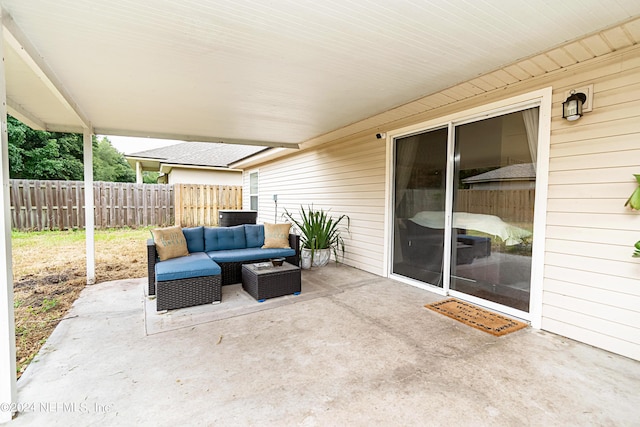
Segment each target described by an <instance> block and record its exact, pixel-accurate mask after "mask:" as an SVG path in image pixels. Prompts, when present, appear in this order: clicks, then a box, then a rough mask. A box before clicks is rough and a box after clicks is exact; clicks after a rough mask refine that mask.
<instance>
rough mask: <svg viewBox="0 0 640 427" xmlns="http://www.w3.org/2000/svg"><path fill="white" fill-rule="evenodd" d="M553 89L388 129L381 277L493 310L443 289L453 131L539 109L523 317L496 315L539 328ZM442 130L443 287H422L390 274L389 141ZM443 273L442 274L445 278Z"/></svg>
mask: <svg viewBox="0 0 640 427" xmlns="http://www.w3.org/2000/svg"><path fill="white" fill-rule="evenodd" d="M552 95H553V90H552V88H551V87H547V88H544V89H540V90H536V91H532V92H528V93H525V94H521V95H517V96H514V97H510V98H505V99H503V100H499V101H496V102H492V103H488V104H484V105H481V106H478V107H473V108H468V109H464V110H460V111H458V112H455V113H451V114H448V115H444V116H440V117H435V118H433V119H430V120H427V121H424V122H421V123H417V124H414V125H411V126H407V127H403V128H399V129H394V130H390V131H388V132H387V135H386V159H387V162H386V174H385V175H386V178H385V181H386V186H385V230H384V254H385V258H384V262H383V275H384V276H385V277H389V278H391V279H394V280H397V281H400V282H403V283H407V284H409V285H411V286H416V287H418V288H421V289H425V290H428V291H431V292H435V293H437V294H440V295H450V294H455V295H456V296H457V297H464V298H465V299H468V300H469V301H470V302H473V303H477V304H482V305H484V306H486V307H488V308H492V309H496V308H497V307H496V306H493V304H488V303H487V301H485V300H479V299H477V298H474V297H469V296H466V295H465V294H463V295H459V293H456V292H455V291H454V292H453V293H452V292H450V290H449V277H448V274H449V273H448V272H449V271H450V259H451V242H450V240H451V221H452V218H451V210H452V201H453V195H452V193H451V190H452V189H451V188H449V186H450V185H451V182H452V180H451V179H450V178H451V177H450V176H448V175H449V174H452V173H453V168H452V167H450V165H452V164H453V155H454V154H453V150H452V148H453V132H452V130H453V127H454V126H455V125H459V124H463V123H467V122H473V121H477V120H481V119H486V118H490V117H495V116H499V115H503V114H507V113H509V112H513V111H517V110H522V109H526V108H531V107H536V106H537V107H539V108H540V123H539V128H538V154H537V162H536V195H535V210H534V219H533V235H534V236H535V241H534V242H533V246H532V255H531V289H530V303H529V313H524V312H521V311H519V310H513V311H512V310H508V307H506V308H505V307H504V306H500V311H502V312H504V313H506V314H510V315H515V316H516V317H521V318H523V319H524V320H527V321H529V322H531V326H532V327H533V328H536V329H540V327H541V324H542V291H543V280H544V254H545V242H546V235H545V230H546V216H547V215H546V213H547V195H548V190H547V188H548V181H549V147H550V142H551V107H552ZM442 127H448V128H449V141H448V147H449V149H448V153H447V204H446V211H447V212H446V215H445V227H446V228H445V248H444V265H443V287H442V288H439V287H436V286H431V285H428V284H425V283H422V282H420V281H418V280H414V279H409V278H406V277H403V276H399V275H396V274H393V273H392V269H391V266H392V265H393V264H392V263H393V246H394V245H393V217H394V211H393V206H394V203H393V196H394V182H393V176H394V168H395V159H394V149H393V148H394V141H395V139H396V138H401V137H404V136H408V135H411V134H415V133H420V132H426V131H429V130H431V129H436V128H442ZM445 272H447V273H446V274H445Z"/></svg>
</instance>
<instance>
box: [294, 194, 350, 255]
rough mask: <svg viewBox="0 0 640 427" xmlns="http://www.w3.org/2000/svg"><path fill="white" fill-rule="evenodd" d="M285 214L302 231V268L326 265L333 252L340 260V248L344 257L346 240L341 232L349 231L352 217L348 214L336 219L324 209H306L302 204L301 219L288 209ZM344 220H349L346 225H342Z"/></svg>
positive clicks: (310, 207) (311, 207)
mask: <svg viewBox="0 0 640 427" xmlns="http://www.w3.org/2000/svg"><path fill="white" fill-rule="evenodd" d="M283 216H285V217H286V218H287V219H288V220H289V221H291V222H292V223H293V224H295V226H296V227H297V229H298V230H299V232H300V245H301V253H300V255H301V260H302V268H310V267H311V266H315V267H322V266H323V265H326V264H327V263H328V262H329V259H330V258H331V252H333V255H334V258H335V260H336V262H338V250H340V252H342V256H343V257H344V240H343V239H342V235H341V233H342V232H343V231H347V232H348V231H349V226H350V225H351V219H350V218H349V217H348V216H347V215H340V216H339V217H338V218H337V219H334V218H333V216H331V215H329V213H328V211H325V210H324V209H314V208H313V206H309V207H308V208H307V210H305V209H304V207H302V206H300V220H298V219H297V218H296V217H294V216H293V214H291V213H290V212H289V211H287V209H285V212H284V214H283ZM344 220H346V221H347V225H346V227H345V226H343V225H342V224H343V221H344Z"/></svg>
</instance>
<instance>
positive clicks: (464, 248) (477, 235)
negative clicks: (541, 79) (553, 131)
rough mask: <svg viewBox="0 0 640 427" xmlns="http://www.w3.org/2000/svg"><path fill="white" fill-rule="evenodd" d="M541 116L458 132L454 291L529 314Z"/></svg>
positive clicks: (506, 118)
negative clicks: (537, 155)
mask: <svg viewBox="0 0 640 427" xmlns="http://www.w3.org/2000/svg"><path fill="white" fill-rule="evenodd" d="M538 114H539V113H538V108H531V109H528V110H524V111H518V112H514V113H511V114H506V115H502V116H499V117H493V118H490V119H486V120H481V121H477V122H472V123H467V124H463V125H458V126H456V127H455V156H454V158H455V164H454V185H453V214H452V227H453V230H452V237H451V241H452V251H451V252H452V254H451V281H450V289H451V290H452V291H457V292H461V293H463V294H467V295H472V296H474V297H477V298H481V299H484V300H488V301H492V302H494V303H497V304H500V305H504V306H508V307H512V308H515V309H517V310H520V311H524V312H528V311H529V295H530V284H531V244H532V240H533V234H532V233H533V212H534V199H535V183H536V174H535V171H536V167H535V163H536V153H537V141H538V135H537V133H538V120H539V119H538ZM453 293H455V292H453Z"/></svg>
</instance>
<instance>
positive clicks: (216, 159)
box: [125, 142, 268, 170]
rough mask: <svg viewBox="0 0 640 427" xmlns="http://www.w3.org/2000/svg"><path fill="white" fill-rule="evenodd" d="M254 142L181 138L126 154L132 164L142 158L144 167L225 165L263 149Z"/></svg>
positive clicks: (215, 166) (207, 166)
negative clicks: (181, 141) (237, 142)
mask: <svg viewBox="0 0 640 427" xmlns="http://www.w3.org/2000/svg"><path fill="white" fill-rule="evenodd" d="M265 149H268V148H265V147H261V146H255V145H236V144H218V143H213V142H183V143H180V144H175V145H169V146H166V147H160V148H154V149H152V150H145V151H140V152H137V153H131V154H128V155H126V156H125V158H126V159H127V161H128V162H129V163H130V164H131V165H132V166H133V167H135V164H136V162H141V163H142V164H143V168H144V169H145V170H148V169H156V170H158V169H160V168H161V166H162V165H171V166H173V167H176V166H194V167H205V168H228V167H229V165H230V164H232V163H234V162H237V161H239V160H242V159H244V158H246V157H249V156H251V155H253V154H256V153H258V152H260V151H264V150H265Z"/></svg>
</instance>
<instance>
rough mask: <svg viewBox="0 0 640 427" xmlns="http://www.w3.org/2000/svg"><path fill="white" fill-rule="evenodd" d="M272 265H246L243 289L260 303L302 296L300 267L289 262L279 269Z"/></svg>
mask: <svg viewBox="0 0 640 427" xmlns="http://www.w3.org/2000/svg"><path fill="white" fill-rule="evenodd" d="M270 264H271V263H268V264H266V263H257V264H244V265H243V266H242V288H243V289H244V290H245V291H247V292H248V293H249V295H251V296H252V297H254V298H255V299H256V300H258V301H259V302H263V301H264V300H266V299H267V298H275V297H281V296H283V295H289V294H294V295H298V294H300V290H301V287H300V267H298V266H295V265H292V264H289V263H288V262H285V263H284V264H282V265H281V266H278V267H273V266H271V265H270Z"/></svg>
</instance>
